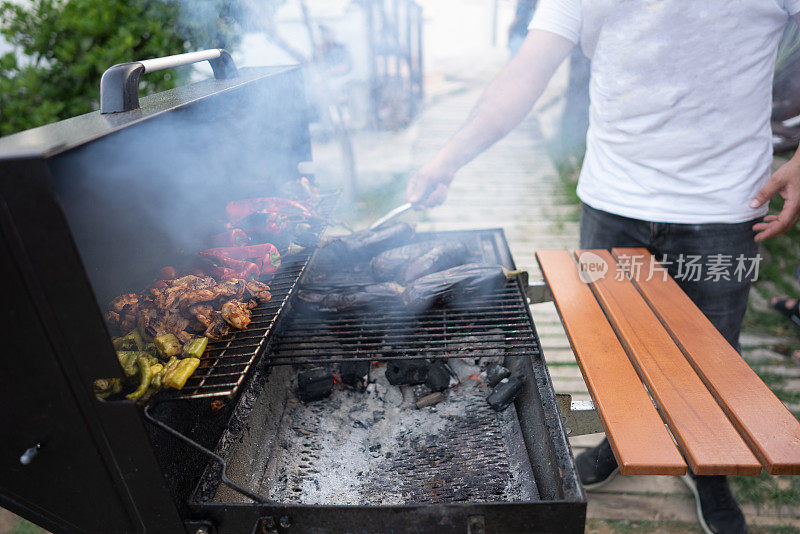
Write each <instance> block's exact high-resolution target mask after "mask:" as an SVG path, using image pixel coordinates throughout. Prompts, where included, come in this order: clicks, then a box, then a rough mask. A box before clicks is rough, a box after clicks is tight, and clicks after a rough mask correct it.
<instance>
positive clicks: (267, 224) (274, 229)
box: [236, 212, 289, 244]
mask: <svg viewBox="0 0 800 534" xmlns="http://www.w3.org/2000/svg"><path fill="white" fill-rule="evenodd" d="M236 224H237V225H238V226H240V227H241V228H243V229H244V231H245V232H246V233H247V235H250V236H252V237H253V239H256V240H257V239H269V237H268V236H278V235H281V233H282V232H284V231H285V230H286V229H287V228H288V227H289V219H288V218H287V217H284V216H282V215H279V214H277V213H268V212H255V213H251V214H250V215H248V216H247V217H245V218H244V219H241V220H239V222H237V223H236ZM245 244H246V243H245Z"/></svg>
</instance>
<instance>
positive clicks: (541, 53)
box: [406, 30, 575, 206]
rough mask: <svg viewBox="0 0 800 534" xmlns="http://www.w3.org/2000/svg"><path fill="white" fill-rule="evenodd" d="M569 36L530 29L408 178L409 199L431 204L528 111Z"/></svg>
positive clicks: (558, 61) (562, 55) (563, 54)
mask: <svg viewBox="0 0 800 534" xmlns="http://www.w3.org/2000/svg"><path fill="white" fill-rule="evenodd" d="M573 46H575V45H574V43H573V42H572V41H570V40H569V39H566V38H564V37H561V36H560V35H556V34H555V33H551V32H548V31H544V30H531V32H530V33H529V34H528V37H526V39H525V42H524V43H523V44H522V47H521V48H520V49H519V52H517V54H516V55H515V56H514V58H513V59H512V60H511V61H510V62H509V64H508V65H506V66H505V67H504V68H503V70H502V71H500V73H499V74H498V75H497V76H496V77H495V78H494V79H493V80H492V82H491V83H490V84H489V86H488V87H487V88H486V90H485V91H484V92H483V95H482V96H481V98H480V100H478V103H477V104H476V105H475V108H474V109H473V110H472V112H471V113H470V115H469V117H468V118H467V120H466V122H465V123H464V125H463V126H462V127H461V129H460V130H458V132H456V134H455V135H453V137H451V138H450V140H449V141H447V143H446V144H445V145H444V147H443V148H442V149H441V150H440V151H439V153H438V154H437V155H436V157H434V159H433V160H431V161H430V162H428V163H427V164H426V165H424V166H423V167H422V168H421V169H420V170H419V171H417V173H416V174H415V175H414V176H413V177H412V178H411V180H410V181H409V183H408V188H407V189H406V198H407V199H408V201H409V202H413V203H415V204H417V205H423V206H435V205H436V204H441V203H442V202H444V199H445V197H446V196H447V188H448V187H449V185H450V182H451V181H452V180H453V175H454V174H455V173H456V171H458V170H459V169H460V168H461V167H463V166H464V165H466V164H467V163H469V162H470V161H471V160H472V159H473V158H475V157H476V156H477V155H478V154H480V153H481V152H483V151H484V150H486V149H487V148H488V147H490V146H491V145H492V144H494V143H495V142H496V141H498V140H499V139H501V138H502V137H503V136H505V135H506V134H507V133H508V132H509V131H511V130H512V129H513V128H514V127H515V126H516V125H517V124H519V122H520V121H521V120H522V119H523V118H524V117H525V115H527V114H528V112H529V111H530V109H531V108H532V107H533V105H534V104H535V103H536V100H538V99H539V97H540V96H541V94H542V92H543V91H544V89H545V87H546V86H547V82H549V81H550V78H551V77H552V76H553V73H554V72H555V70H556V68H557V67H558V66H559V65H560V64H561V62H562V61H564V58H566V57H567V55H568V54H569V52H570V50H571V49H572V47H573Z"/></svg>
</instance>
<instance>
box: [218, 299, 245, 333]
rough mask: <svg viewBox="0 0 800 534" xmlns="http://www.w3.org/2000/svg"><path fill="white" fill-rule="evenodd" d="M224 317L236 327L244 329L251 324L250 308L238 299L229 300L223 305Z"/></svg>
mask: <svg viewBox="0 0 800 534" xmlns="http://www.w3.org/2000/svg"><path fill="white" fill-rule="evenodd" d="M221 313H222V318H223V319H225V322H227V323H228V324H230V325H231V326H232V327H234V328H238V329H239V330H244V329H245V328H247V325H249V324H250V310H249V309H248V308H247V306H246V305H245V304H244V303H243V302H241V301H238V300H229V301H228V302H226V303H225V304H223V305H222V311H221Z"/></svg>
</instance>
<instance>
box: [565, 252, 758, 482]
mask: <svg viewBox="0 0 800 534" xmlns="http://www.w3.org/2000/svg"><path fill="white" fill-rule="evenodd" d="M584 253H590V254H592V255H593V256H592V257H593V258H595V257H597V258H600V259H602V260H603V261H604V262H606V264H607V265H608V266H609V269H608V272H607V273H606V275H605V276H603V277H599V278H598V279H596V280H595V281H593V282H592V289H593V290H594V292H595V294H596V295H597V300H598V301H599V302H600V305H601V306H602V307H603V309H604V310H605V312H606V316H607V317H608V319H609V321H610V322H611V324H612V326H613V327H614V330H615V331H616V333H617V336H618V338H619V339H620V341H621V342H622V345H623V347H625V350H626V351H627V353H628V356H629V357H630V358H631V362H632V363H633V364H634V367H635V368H636V369H637V370H638V371H639V375H640V376H641V377H642V380H643V382H644V383H645V384H647V387H648V389H649V390H650V394H651V395H652V396H653V398H654V399H655V401H656V404H657V405H658V406H659V408H660V410H661V414H662V415H663V416H664V419H665V420H666V421H667V426H669V428H670V430H672V435H673V436H675V439H676V441H677V442H678V444H679V445H680V448H681V451H682V452H683V456H684V458H686V460H687V461H688V462H689V466H690V467H691V468H692V471H694V472H695V473H696V474H698V475H757V474H758V473H760V472H761V464H760V463H759V461H758V460H757V459H756V457H755V456H753V453H752V452H750V449H749V448H748V446H747V444H746V443H745V442H744V440H743V439H742V438H741V436H739V433H738V432H737V431H736V429H735V428H734V427H733V425H732V424H731V422H730V421H729V420H728V418H727V417H726V416H725V413H724V412H723V411H722V408H720V406H719V404H717V401H716V400H715V399H714V397H713V396H712V395H711V393H710V392H709V391H708V389H706V387H705V385H703V381H702V380H700V377H699V376H697V373H695V371H694V369H692V366H691V365H690V364H689V362H688V361H686V358H685V357H684V355H683V353H682V352H681V350H680V349H679V348H678V347H677V346H676V345H675V342H674V341H673V340H672V337H671V336H670V334H669V333H668V332H667V331H666V330H665V329H664V327H663V325H662V324H661V322H660V321H659V319H658V317H656V315H655V314H654V313H653V311H652V310H651V309H650V306H649V305H648V304H647V302H645V300H644V299H643V298H642V296H641V295H640V294H639V291H637V289H636V287H635V286H634V285H633V283H632V282H631V281H630V280H628V278H626V277H624V276H619V277H618V276H616V272H617V269H616V260H615V259H614V257H612V256H611V253H610V252H608V251H607V250H590V251H580V252H578V253H577V254H578V258H579V260H580V259H581V255H582V254H584Z"/></svg>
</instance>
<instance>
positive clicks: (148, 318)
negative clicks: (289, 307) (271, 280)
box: [105, 275, 272, 342]
mask: <svg viewBox="0 0 800 534" xmlns="http://www.w3.org/2000/svg"><path fill="white" fill-rule="evenodd" d="M271 298H272V295H271V294H270V292H269V286H268V285H266V284H264V283H262V282H246V281H245V280H239V279H234V280H225V281H223V282H219V283H217V281H216V280H214V279H213V278H211V277H203V276H195V275H187V276H182V277H180V278H176V279H174V280H159V281H158V282H156V283H155V284H153V286H152V287H150V288H149V289H148V290H147V291H145V292H144V293H143V294H141V295H136V294H135V293H128V294H125V295H120V296H119V297H117V298H115V299H114V300H113V301H111V303H110V304H109V310H108V312H107V313H106V315H105V319H106V321H107V322H108V323H109V324H110V325H111V326H114V327H117V328H119V330H120V332H121V333H123V334H125V333H127V332H129V331H131V330H132V329H134V328H136V327H138V328H139V329H140V331H141V332H143V333H145V334H147V335H150V336H154V337H155V336H161V335H164V334H173V335H175V336H176V337H177V338H178V339H179V340H181V341H182V342H186V341H188V340H189V339H190V338H191V337H192V336H193V334H197V333H202V334H203V335H205V336H206V337H208V338H209V339H215V340H216V339H220V338H222V337H225V336H227V335H228V334H229V333H230V329H231V327H233V328H237V329H240V330H242V329H245V328H247V326H248V325H249V324H250V321H251V312H250V310H251V309H253V308H255V307H256V306H257V305H258V302H265V301H268V300H270V299H271Z"/></svg>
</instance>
